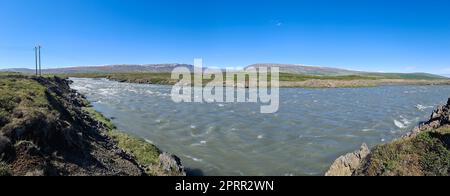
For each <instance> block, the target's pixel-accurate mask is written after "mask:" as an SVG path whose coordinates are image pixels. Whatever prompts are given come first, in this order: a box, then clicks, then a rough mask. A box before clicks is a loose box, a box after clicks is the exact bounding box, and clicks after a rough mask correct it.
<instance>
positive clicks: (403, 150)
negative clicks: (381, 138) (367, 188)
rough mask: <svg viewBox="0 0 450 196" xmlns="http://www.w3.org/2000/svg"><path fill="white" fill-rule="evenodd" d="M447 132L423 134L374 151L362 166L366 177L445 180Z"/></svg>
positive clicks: (449, 159)
mask: <svg viewBox="0 0 450 196" xmlns="http://www.w3.org/2000/svg"><path fill="white" fill-rule="evenodd" d="M449 139H450V129H439V130H434V131H430V132H424V133H421V134H419V135H418V136H417V137H414V138H409V139H401V140H398V141H395V142H393V143H390V144H385V145H381V146H378V147H376V148H375V149H374V150H373V152H372V154H371V156H370V158H369V162H368V165H366V168H365V170H366V171H365V173H367V175H395V176H397V175H399V176H424V175H425V176H448V175H449V174H450V150H449V144H450V140H449Z"/></svg>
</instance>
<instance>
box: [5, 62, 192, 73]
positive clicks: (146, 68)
mask: <svg viewBox="0 0 450 196" xmlns="http://www.w3.org/2000/svg"><path fill="white" fill-rule="evenodd" d="M177 67H186V68H188V69H190V70H192V69H193V66H192V65H188V64H147V65H104V66H85V67H68V68H56V69H43V70H42V73H43V74H77V73H139V72H155V73H167V72H172V70H174V69H175V68H177ZM0 71H7V72H20V73H28V74H32V73H35V70H34V69H5V70H0Z"/></svg>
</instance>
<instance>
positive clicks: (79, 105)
mask: <svg viewBox="0 0 450 196" xmlns="http://www.w3.org/2000/svg"><path fill="white" fill-rule="evenodd" d="M0 91H1V93H0V175H14V176H115V175H119V176H146V175H152V176H153V175H156V176H161V175H162V176H164V175H170V176H173V175H185V172H184V169H183V166H182V165H181V162H180V160H179V159H178V158H177V157H176V156H173V155H170V154H168V153H164V152H162V151H161V150H159V149H158V148H157V147H156V146H153V145H151V144H149V143H147V142H145V141H143V140H140V139H137V138H135V137H132V136H129V135H126V134H123V133H122V132H120V131H118V130H116V128H115V126H114V125H113V124H112V123H111V122H110V121H109V120H108V119H106V118H104V117H103V116H102V115H101V114H99V113H98V112H95V111H94V110H93V109H92V108H90V107H89V103H88V101H86V99H84V97H83V96H82V95H80V94H78V93H77V92H76V91H74V90H71V89H70V87H69V81H68V80H64V79H60V78H57V77H52V78H37V77H30V76H23V75H18V74H12V75H9V74H2V75H1V76H0Z"/></svg>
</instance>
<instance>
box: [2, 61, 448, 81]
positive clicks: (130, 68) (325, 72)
mask: <svg viewBox="0 0 450 196" xmlns="http://www.w3.org/2000/svg"><path fill="white" fill-rule="evenodd" d="M177 67H186V68H188V69H189V70H193V68H194V66H193V65H189V64H146V65H132V64H130V65H104V66H85V67H69V68H57V69H43V70H42V72H43V73H44V74H78V73H145V72H151V73H170V72H172V71H173V70H174V69H175V68H177ZM251 67H254V68H261V67H267V68H269V67H279V68H280V72H281V73H293V74H302V75H312V76H348V75H359V76H371V77H377V78H396V79H448V78H447V77H444V76H439V75H433V74H427V73H378V72H362V71H352V70H346V69H338V68H331V67H318V66H305V65H292V64H254V65H250V66H247V67H246V68H245V69H248V68H251ZM0 71H8V72H20V73H26V74H34V73H35V70H34V69H5V70H0Z"/></svg>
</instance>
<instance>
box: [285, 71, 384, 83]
mask: <svg viewBox="0 0 450 196" xmlns="http://www.w3.org/2000/svg"><path fill="white" fill-rule="evenodd" d="M376 79H379V78H377V77H373V76H362V75H348V76H313V75H301V74H290V73H280V81H290V82H299V81H306V80H343V81H350V80H376Z"/></svg>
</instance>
